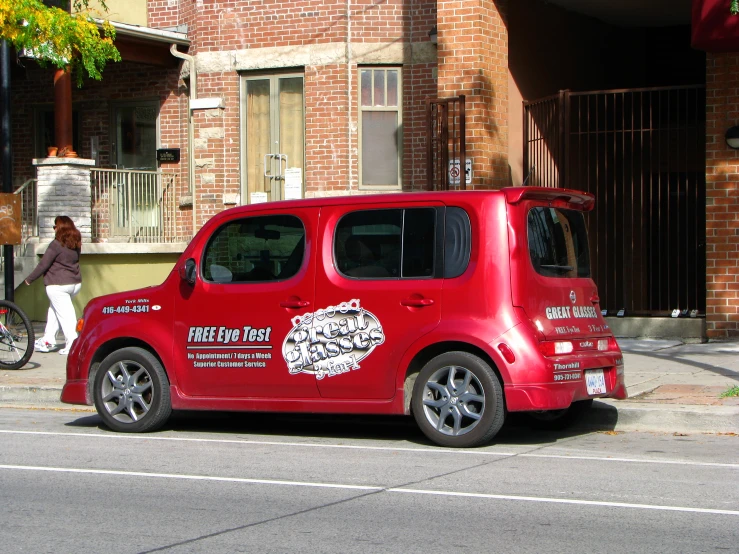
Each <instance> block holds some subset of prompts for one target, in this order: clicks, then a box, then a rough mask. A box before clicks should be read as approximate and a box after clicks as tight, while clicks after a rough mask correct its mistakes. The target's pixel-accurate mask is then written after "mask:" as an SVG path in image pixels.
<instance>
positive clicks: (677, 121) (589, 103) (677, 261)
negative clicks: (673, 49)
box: [523, 85, 706, 316]
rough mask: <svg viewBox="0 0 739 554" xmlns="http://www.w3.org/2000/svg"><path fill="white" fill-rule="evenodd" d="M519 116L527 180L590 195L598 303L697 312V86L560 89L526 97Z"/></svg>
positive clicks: (700, 265)
mask: <svg viewBox="0 0 739 554" xmlns="http://www.w3.org/2000/svg"><path fill="white" fill-rule="evenodd" d="M524 118H525V119H524V152H523V154H524V166H525V171H526V173H527V175H528V176H529V178H528V181H527V183H526V184H527V185H540V186H545V187H565V188H574V189H580V190H585V191H589V192H592V193H593V194H595V196H596V204H595V210H594V211H593V212H592V213H591V214H590V215H589V216H588V220H589V223H588V226H589V234H590V247H591V265H592V268H593V278H594V279H595V281H596V283H597V284H598V289H599V290H598V292H599V294H600V298H601V307H602V308H605V309H608V310H609V311H612V312H615V313H618V311H619V310H621V309H624V310H625V312H626V313H627V314H628V315H655V316H668V315H671V313H672V311H673V310H674V309H676V308H680V309H681V310H683V309H688V310H693V309H696V310H698V313H699V315H703V314H705V309H706V270H705V268H706V241H705V234H706V220H705V217H706V216H705V211H706V175H705V140H706V129H705V126H706V90H705V86H703V85H695V86H679V87H659V88H639V89H623V90H599V91H586V92H571V91H561V92H560V93H559V94H557V95H554V96H550V97H548V98H542V99H540V100H536V101H534V102H525V103H524ZM532 171H533V172H532Z"/></svg>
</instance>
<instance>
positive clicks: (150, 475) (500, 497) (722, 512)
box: [0, 465, 739, 516]
mask: <svg viewBox="0 0 739 554" xmlns="http://www.w3.org/2000/svg"><path fill="white" fill-rule="evenodd" d="M0 469H6V470H19V471H43V472H50V473H76V474H84V475H115V476H124V477H148V478H158V479H180V480H190V481H213V482H227V483H245V484H251V485H280V486H288V487H314V488H324V489H342V490H355V491H367V492H388V493H403V494H423V495H431V496H447V497H459V498H479V499H484V500H510V501H517V502H545V503H549V504H576V505H581V506H600V507H606V508H631V509H637V510H659V511H667V512H687V513H698V514H714V515H730V516H739V510H718V509H713V508H691V507H688V506H661V505H658V504H631V503H627V502H606V501H598V500H577V499H572V498H547V497H539V496H515V495H509V494H485V493H472V492H454V491H435V490H427V489H400V488H385V487H377V486H372V485H342V484H340V483H310V482H306V481H280V480H274V479H246V478H240V477H214V476H209V475H178V474H175V473H145V472H141V471H114V470H107V469H80V468H65V467H43V466H18V465H0Z"/></svg>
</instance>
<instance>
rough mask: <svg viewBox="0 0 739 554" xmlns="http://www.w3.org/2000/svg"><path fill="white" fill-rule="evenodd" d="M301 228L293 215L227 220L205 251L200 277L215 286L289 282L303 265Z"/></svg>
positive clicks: (301, 225) (303, 239)
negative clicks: (287, 280)
mask: <svg viewBox="0 0 739 554" xmlns="http://www.w3.org/2000/svg"><path fill="white" fill-rule="evenodd" d="M304 250H305V228H304V227H303V224H302V222H301V221H300V219H298V218H297V217H295V216H291V215H275V216H262V217H250V218H244V219H238V220H235V221H230V222H228V223H226V224H225V225H223V226H222V227H221V228H220V229H218V230H217V231H216V232H215V233H214V234H213V236H212V237H211V239H210V241H209V242H208V246H207V247H206V249H205V255H204V256H203V278H204V279H205V280H206V281H213V282H216V283H244V282H259V281H275V280H283V279H289V278H290V277H292V276H293V275H295V274H296V273H297V272H298V270H299V269H300V266H301V265H302V263H303V256H304Z"/></svg>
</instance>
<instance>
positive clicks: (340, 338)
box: [282, 299, 385, 379]
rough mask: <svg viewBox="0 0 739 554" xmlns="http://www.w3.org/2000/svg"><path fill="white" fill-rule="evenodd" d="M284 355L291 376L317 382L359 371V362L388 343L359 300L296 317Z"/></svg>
mask: <svg viewBox="0 0 739 554" xmlns="http://www.w3.org/2000/svg"><path fill="white" fill-rule="evenodd" d="M292 324H293V328H292V329H291V330H290V332H289V333H288V334H287V336H286V337H285V342H284V343H283V345H282V355H283V356H284V358H285V362H287V368H288V370H289V372H290V374H291V375H297V374H298V373H310V374H314V375H315V376H316V379H323V378H324V377H333V376H335V375H341V374H342V373H347V372H348V371H351V370H356V369H359V362H361V361H362V360H363V359H365V358H366V357H367V356H369V355H370V354H371V353H372V351H373V350H374V349H375V347H376V346H378V345H380V344H382V343H383V342H385V334H384V333H383V331H382V325H380V322H379V320H378V319H377V318H376V317H375V315H374V314H372V313H371V312H368V311H367V310H365V309H363V308H362V307H361V306H360V305H359V300H358V299H353V300H350V301H349V302H342V303H341V304H339V305H338V306H329V307H327V308H324V309H321V310H316V311H315V312H310V313H306V314H303V315H301V316H297V317H294V318H293V319H292Z"/></svg>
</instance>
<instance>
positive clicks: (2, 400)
mask: <svg viewBox="0 0 739 554" xmlns="http://www.w3.org/2000/svg"><path fill="white" fill-rule="evenodd" d="M61 394H62V389H60V388H58V387H42V386H40V387H34V386H17V387H13V386H7V385H0V404H18V403H22V404H25V405H31V406H33V405H36V404H41V405H43V406H44V407H47V406H46V405H47V404H59V405H60V406H66V404H62V403H61V401H60V400H59V398H60V397H61Z"/></svg>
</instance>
